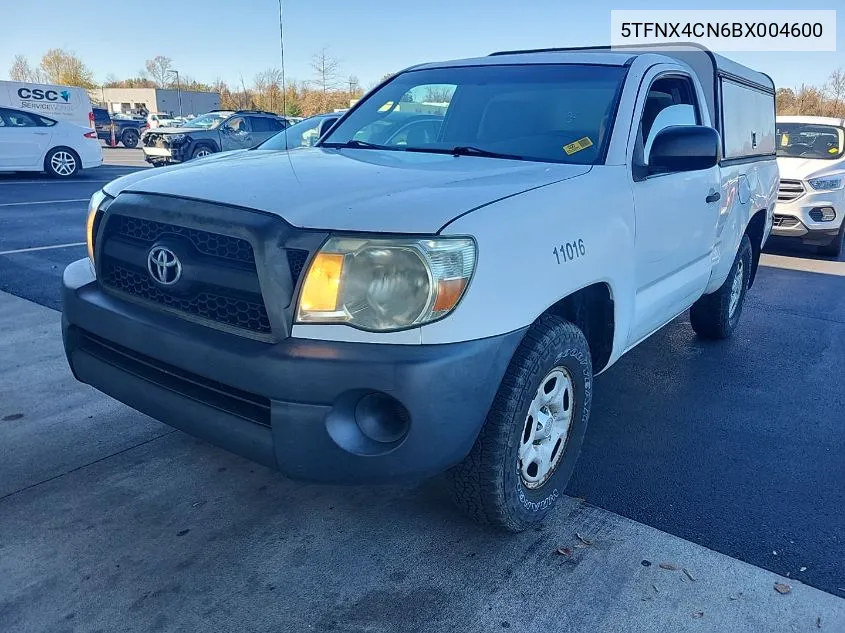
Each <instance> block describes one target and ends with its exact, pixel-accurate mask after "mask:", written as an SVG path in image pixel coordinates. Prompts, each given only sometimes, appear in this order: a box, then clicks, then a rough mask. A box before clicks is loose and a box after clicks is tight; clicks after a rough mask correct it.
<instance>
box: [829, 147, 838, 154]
mask: <svg viewBox="0 0 845 633" xmlns="http://www.w3.org/2000/svg"><path fill="white" fill-rule="evenodd" d="M827 153H828V154H838V153H839V148H838V147H831V148H830V149H829V150H827Z"/></svg>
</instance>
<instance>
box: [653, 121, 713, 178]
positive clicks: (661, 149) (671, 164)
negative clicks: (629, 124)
mask: <svg viewBox="0 0 845 633" xmlns="http://www.w3.org/2000/svg"><path fill="white" fill-rule="evenodd" d="M721 145H722V141H721V138H720V137H719V133H718V132H717V131H716V130H714V129H713V128H712V127H707V126H704V125H674V126H671V127H667V128H664V129H663V130H661V131H660V132H659V133H658V134H657V135H656V136H655V137H654V142H653V143H652V145H651V153H650V154H648V173H649V174H665V173H671V172H679V171H699V170H702V169H710V168H711V167H713V166H714V165H716V164H717V163H718V162H719V160H720V159H721Z"/></svg>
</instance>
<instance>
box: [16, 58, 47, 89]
mask: <svg viewBox="0 0 845 633" xmlns="http://www.w3.org/2000/svg"><path fill="white" fill-rule="evenodd" d="M9 79H11V80H12V81H31V82H33V83H43V82H44V73H43V71H42V70H41V69H40V68H38V67H37V66H36V67H34V68H33V67H32V66H30V65H29V60H28V59H27V58H26V57H24V56H23V55H15V59H14V60H13V61H12V65H11V67H10V68H9Z"/></svg>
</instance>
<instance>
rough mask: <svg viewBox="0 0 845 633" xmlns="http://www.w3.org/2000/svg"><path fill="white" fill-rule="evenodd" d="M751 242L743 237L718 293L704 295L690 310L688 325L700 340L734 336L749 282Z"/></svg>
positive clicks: (746, 237)
mask: <svg viewBox="0 0 845 633" xmlns="http://www.w3.org/2000/svg"><path fill="white" fill-rule="evenodd" d="M751 255H752V253H751V240H750V239H748V236H747V235H743V236H742V241H741V242H740V244H739V252H737V254H736V258H735V259H734V263H733V266H732V267H731V271H730V272H729V273H728V278H727V279H726V280H725V283H723V284H722V285H721V286H720V287H719V289H718V290H716V291H715V292H713V293H711V294H709V295H704V296H703V297H701V298H700V299H699V300H698V301H696V302H695V303H694V304H693V306H692V308H690V323H691V325H692V329H693V330H695V333H696V334H698V335H699V336H701V337H702V338H710V339H725V338H728V337H729V336H730V335H731V334H733V331H734V329H735V328H736V325H737V323H739V317H740V315H741V314H742V306H743V305H744V304H745V294H746V292H747V291H748V281H749V279H750V278H751Z"/></svg>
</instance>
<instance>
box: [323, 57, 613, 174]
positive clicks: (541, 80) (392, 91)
mask: <svg viewBox="0 0 845 633" xmlns="http://www.w3.org/2000/svg"><path fill="white" fill-rule="evenodd" d="M625 72H626V71H625V69H624V68H622V67H618V66H592V65H586V64H584V65H573V64H568V65H561V64H554V65H552V64H547V65H539V64H535V65H521V66H518V65H508V66H464V67H457V68H435V69H428V70H411V71H408V72H405V73H401V74H399V75H397V76H396V77H394V78H393V79H392V80H391V81H390V82H389V83H387V84H386V85H385V86H382V87H381V88H379V89H378V90H377V91H376V92H374V93H372V94H370V95H369V96H368V97H367V98H366V99H365V100H364V101H363V102H362V103H361V104H359V105H358V107H357V108H356V109H355V110H354V111H353V112H352V113H351V114H350V115H349V116H348V118H347V119H346V120H344V121H343V122H341V123H340V124H339V125H338V126H337V127H336V128H335V129H334V130H333V131H332V132H331V133H329V134H328V136H327V137H326V138H325V139H324V140H323V142H322V143H320V145H321V146H322V147H339V146H344V145H346V146H349V147H356V146H357V147H363V146H369V147H377V148H379V149H389V150H395V151H426V152H442V153H453V152H454V153H459V152H455V151H454V150H455V149H456V148H457V149H458V150H464V152H463V153H469V152H467V151H466V150H467V149H470V150H473V152H472V153H474V154H476V155H482V154H483V155H490V156H491V157H494V158H495V157H497V155H500V157H509V158H520V159H523V160H536V161H544V162H563V163H578V164H595V163H596V162H598V161H600V160H602V157H603V155H604V146H605V144H606V142H607V138H608V137H609V133H610V129H609V128H610V122H611V121H612V117H613V114H614V112H615V109H616V102H617V100H618V95H619V92H620V88H621V86H622V81H623V78H624V75H625ZM478 150H480V151H478Z"/></svg>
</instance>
